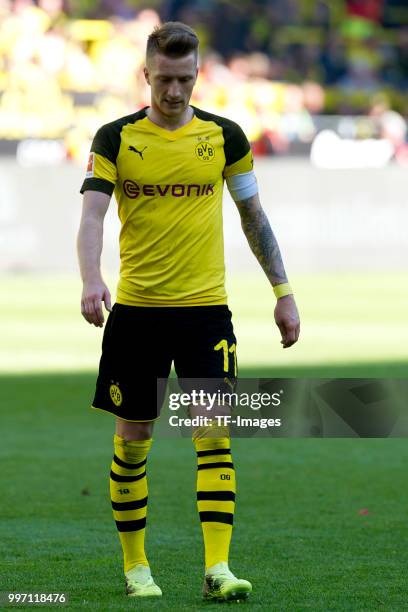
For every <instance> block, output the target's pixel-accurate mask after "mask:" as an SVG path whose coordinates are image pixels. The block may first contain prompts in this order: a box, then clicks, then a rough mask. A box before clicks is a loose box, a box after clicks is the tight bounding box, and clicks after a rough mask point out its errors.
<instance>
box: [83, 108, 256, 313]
mask: <svg viewBox="0 0 408 612" xmlns="http://www.w3.org/2000/svg"><path fill="white" fill-rule="evenodd" d="M146 110H147V108H144V109H142V110H140V111H139V112H136V113H133V114H132V115H128V116H126V117H122V118H121V119H117V120H116V121H112V122H111V123H107V124H106V125H103V126H102V127H101V128H100V129H99V130H98V132H97V133H96V135H95V138H94V140H93V143H92V147H91V153H90V157H89V161H88V168H87V172H86V178H85V180H84V183H83V185H82V188H81V193H83V192H84V191H86V190H93V191H101V192H103V193H106V194H108V195H112V193H113V192H114V193H115V197H116V201H117V203H118V214H119V218H120V221H121V232H120V260H121V267H120V280H119V284H118V290H117V302H118V303H120V304H126V305H130V306H206V305H216V304H226V303H227V296H226V292H225V265H224V240H223V224H222V195H223V186H224V178H225V177H227V176H232V175H234V174H241V173H243V172H249V171H250V170H252V166H253V158H252V152H251V149H250V145H249V143H248V140H247V138H246V136H245V134H244V132H243V131H242V129H241V128H240V127H239V126H238V125H237V124H236V123H234V122H233V121H230V120H229V119H225V118H223V117H219V116H218V115H213V114H210V113H207V112H205V111H202V110H200V109H198V108H195V107H193V110H194V116H193V118H192V120H191V121H190V122H189V123H187V124H186V125H183V126H182V127H180V128H178V129H177V130H174V131H170V130H166V129H164V128H162V127H159V126H158V125H156V124H155V123H153V122H152V121H151V120H150V119H149V117H148V116H147V114H146Z"/></svg>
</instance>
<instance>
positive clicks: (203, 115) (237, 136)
mask: <svg viewBox="0 0 408 612" xmlns="http://www.w3.org/2000/svg"><path fill="white" fill-rule="evenodd" d="M193 109H194V114H195V115H196V117H198V119H202V120H203V121H214V123H216V124H217V125H219V126H220V127H221V128H222V131H223V134H224V152H225V159H226V162H225V165H226V166H230V165H231V164H234V163H235V162H237V161H238V160H239V159H242V158H243V157H244V156H245V155H246V154H247V153H248V151H249V150H250V148H251V147H250V144H249V142H248V139H247V137H246V136H245V134H244V132H243V130H242V128H241V127H240V126H239V125H238V124H237V123H235V122H234V121H231V119H226V118H225V117H220V116H219V115H213V114H212V113H207V111H203V110H201V109H200V108H196V107H195V106H193Z"/></svg>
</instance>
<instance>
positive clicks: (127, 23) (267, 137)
mask: <svg viewBox="0 0 408 612" xmlns="http://www.w3.org/2000/svg"><path fill="white" fill-rule="evenodd" d="M169 19H173V20H174V19H179V20H182V21H184V22H186V23H188V24H190V25H192V26H193V27H194V28H195V29H196V30H197V32H198V34H199V36H200V40H201V42H202V45H201V58H200V63H201V71H200V76H199V80H198V83H197V87H196V90H195V93H194V100H193V103H195V104H197V105H198V106H201V107H202V108H205V109H206V110H208V111H212V112H216V113H218V114H221V115H224V116H227V117H230V118H231V119H234V120H236V121H239V123H240V124H241V125H242V126H243V128H244V129H245V130H246V132H247V134H248V135H249V137H250V140H251V141H252V143H253V146H254V149H255V152H256V153H258V154H262V153H264V154H267V153H279V152H285V151H287V150H288V148H289V146H290V145H291V144H292V143H300V144H302V143H310V142H311V141H312V139H313V138H314V136H315V134H316V130H317V129H318V123H319V118H321V117H322V116H324V115H328V114H342V115H368V116H371V117H372V120H371V121H369V122H367V121H366V123H365V124H364V125H365V128H364V129H365V131H366V132H367V130H368V132H370V131H371V134H369V135H371V136H373V137H375V136H378V135H379V134H381V131H382V130H383V127H382V126H383V123H384V120H383V119H381V120H380V119H379V118H378V117H379V110H378V109H381V116H382V117H384V116H385V117H386V116H387V113H390V112H393V113H394V115H393V117H394V121H395V115H396V114H398V116H399V117H401V120H402V121H404V119H403V116H406V115H408V2H407V0H348V1H346V0H330V1H323V0H317V1H313V2H312V1H311V0H240V2H234V1H232V0H218V1H215V0H188V1H187V0H164V1H160V0H151V1H150V2H141V1H140V2H139V1H138V0H133V1H132V0H127V1H124V0H122V1H121V0H88V1H87V2H79V1H78V0H71V1H68V2H64V1H63V0H38V1H37V2H34V1H33V0H15V1H14V2H11V1H7V0H0V139H1V140H3V141H4V140H19V139H27V138H52V139H60V140H61V141H63V143H64V147H65V150H66V151H67V152H68V155H69V156H70V157H71V158H73V159H78V160H82V159H84V157H85V156H86V152H87V150H88V147H89V139H90V137H91V136H92V134H93V133H94V132H95V131H96V129H97V128H98V127H99V126H100V125H101V124H102V123H105V122H107V121H111V120H112V119H114V118H116V117H118V116H121V115H125V114H128V113H130V112H133V111H134V110H136V109H138V108H140V107H142V106H144V105H146V104H147V103H148V100H149V91H148V89H147V86H146V84H145V82H144V79H143V75H142V68H143V65H144V52H145V45H146V38H147V36H148V34H149V33H150V32H151V31H152V29H153V27H154V26H155V25H157V24H159V23H160V22H161V21H163V20H169ZM404 23H405V26H404V25H403V24H404ZM388 116H389V115H388ZM369 126H371V127H369ZM404 138H405V132H404Z"/></svg>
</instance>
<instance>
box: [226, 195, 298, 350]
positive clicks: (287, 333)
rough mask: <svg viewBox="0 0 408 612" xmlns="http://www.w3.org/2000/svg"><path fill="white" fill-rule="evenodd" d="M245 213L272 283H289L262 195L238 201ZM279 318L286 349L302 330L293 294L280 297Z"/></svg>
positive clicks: (247, 230)
mask: <svg viewBox="0 0 408 612" xmlns="http://www.w3.org/2000/svg"><path fill="white" fill-rule="evenodd" d="M236 205H237V208H238V211H239V214H240V216H241V226H242V229H243V231H244V234H245V236H246V239H247V240H248V244H249V246H250V247H251V250H252V252H253V253H254V255H255V257H256V258H257V260H258V261H259V263H260V265H261V266H262V269H263V271H264V272H265V274H266V276H267V277H268V280H269V282H270V283H271V285H272V286H273V287H274V286H275V285H280V284H282V283H287V282H288V279H287V276H286V272H285V267H284V265H283V261H282V256H281V253H280V250H279V245H278V243H277V240H276V238H275V236H274V233H273V231H272V229H271V226H270V225H269V221H268V218H267V216H266V214H265V212H264V210H263V208H262V206H261V203H260V201H259V196H258V194H256V195H253V196H251V197H249V198H246V199H245V200H241V201H238V202H236ZM275 321H276V324H277V326H278V327H279V331H280V333H281V336H282V340H281V343H282V345H283V348H288V347H289V346H292V344H295V342H297V340H298V337H299V331H300V322H299V314H298V311H297V308H296V303H295V300H294V298H293V295H286V296H284V297H281V298H279V299H278V301H277V303H276V307H275Z"/></svg>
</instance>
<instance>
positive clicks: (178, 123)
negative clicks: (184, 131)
mask: <svg viewBox="0 0 408 612" xmlns="http://www.w3.org/2000/svg"><path fill="white" fill-rule="evenodd" d="M146 114H147V116H148V117H149V119H150V121H152V122H153V123H155V124H156V125H158V126H159V127H161V128H164V129H165V130H170V131H174V130H178V129H179V128H181V127H183V125H186V124H187V123H189V122H190V121H191V120H192V118H193V117H194V110H193V109H192V107H191V106H187V108H186V109H185V110H184V111H183V112H182V113H181V114H180V115H178V116H177V117H167V116H166V115H163V114H162V113H161V112H160V111H159V110H158V109H156V108H154V106H149V108H147V109H146Z"/></svg>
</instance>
